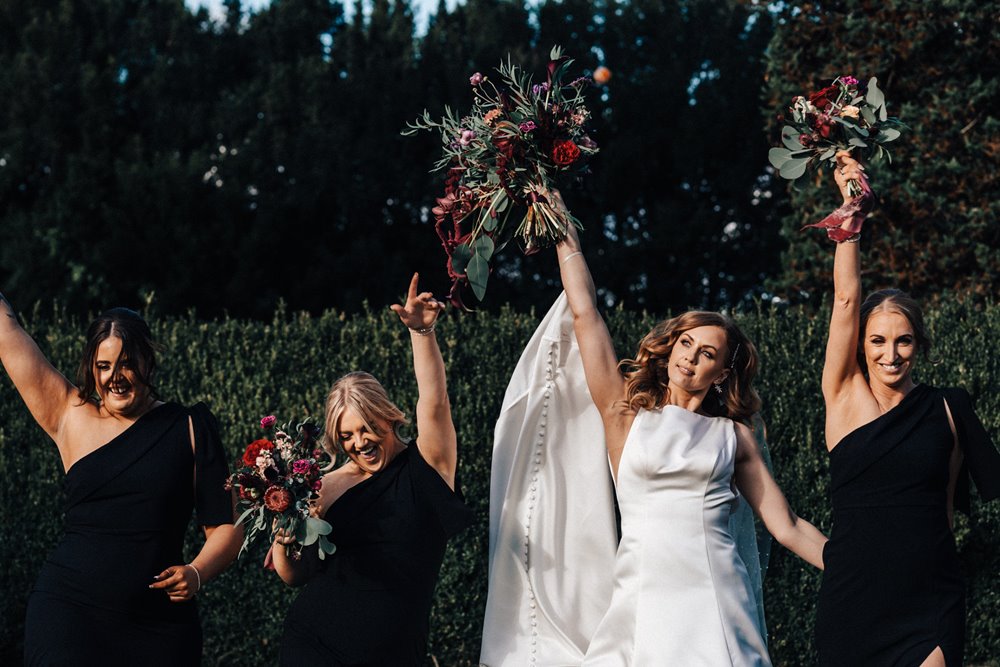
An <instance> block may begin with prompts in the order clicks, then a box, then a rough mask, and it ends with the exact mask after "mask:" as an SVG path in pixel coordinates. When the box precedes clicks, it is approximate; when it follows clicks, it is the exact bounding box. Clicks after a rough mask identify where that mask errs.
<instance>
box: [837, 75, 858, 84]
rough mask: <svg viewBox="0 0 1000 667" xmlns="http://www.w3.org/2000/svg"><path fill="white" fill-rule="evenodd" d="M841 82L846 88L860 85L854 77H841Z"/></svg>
mask: <svg viewBox="0 0 1000 667" xmlns="http://www.w3.org/2000/svg"><path fill="white" fill-rule="evenodd" d="M840 82H841V83H842V84H844V85H845V86H856V85H858V80H857V79H855V78H854V77H853V76H850V75H847V76H842V77H840Z"/></svg>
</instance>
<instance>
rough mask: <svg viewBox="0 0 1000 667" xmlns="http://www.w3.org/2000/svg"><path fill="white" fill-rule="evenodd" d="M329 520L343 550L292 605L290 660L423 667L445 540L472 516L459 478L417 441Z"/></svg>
mask: <svg viewBox="0 0 1000 667" xmlns="http://www.w3.org/2000/svg"><path fill="white" fill-rule="evenodd" d="M325 518H326V520H327V521H328V522H329V523H330V524H331V525H332V526H333V532H332V533H331V534H330V539H331V541H332V542H333V543H334V544H335V545H336V547H337V550H336V552H335V553H334V554H333V555H332V556H329V557H327V559H326V560H325V561H324V562H323V563H322V564H321V565H320V570H319V571H318V573H317V574H316V576H315V577H313V579H312V580H310V581H309V583H307V584H306V585H305V587H304V588H303V590H302V592H301V593H300V594H299V596H298V597H297V598H296V599H295V601H294V602H293V603H292V605H291V607H289V610H288V614H287V616H286V617H285V628H284V634H283V636H282V638H281V664H282V665H285V666H287V667H312V666H314V665H315V666H319V665H323V666H324V667H339V666H346V665H352V666H360V665H365V666H366V667H408V666H415V665H423V664H424V660H425V658H426V653H427V635H428V631H429V627H428V624H429V616H430V611H431V604H432V602H433V598H434V586H435V584H436V583H437V578H438V572H439V570H440V569H441V561H442V560H443V558H444V549H445V544H446V542H447V541H448V538H450V537H451V536H453V535H455V534H456V533H458V532H459V531H461V530H462V529H464V528H466V527H467V526H468V525H469V524H471V523H472V520H473V515H472V512H471V510H470V509H469V508H467V507H466V506H465V503H464V502H463V501H462V498H461V494H460V492H458V490H457V484H456V491H452V490H451V489H450V488H449V487H448V485H447V484H446V483H445V481H444V479H442V478H441V475H439V474H438V472H437V471H436V470H434V468H432V467H431V466H430V465H429V464H428V463H427V462H426V461H424V459H423V457H422V456H421V455H420V451H419V450H418V449H417V447H416V445H413V444H411V445H410V446H409V447H407V448H406V449H404V450H403V451H402V452H400V453H399V454H397V455H396V457H395V458H393V460H392V461H390V462H389V465H388V466H386V468H385V469H384V470H382V471H381V472H379V473H377V474H375V475H372V476H371V477H369V478H367V479H365V480H364V481H362V482H361V483H359V484H357V485H355V486H353V487H351V488H350V489H348V490H347V491H346V492H345V493H344V495H343V496H341V497H340V498H338V499H337V501H336V502H334V503H333V505H332V506H331V507H330V509H329V510H327V513H326V517H325ZM304 557H312V556H311V554H310V555H309V556H304Z"/></svg>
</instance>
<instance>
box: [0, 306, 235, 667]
mask: <svg viewBox="0 0 1000 667" xmlns="http://www.w3.org/2000/svg"><path fill="white" fill-rule="evenodd" d="M154 350H155V345H154V343H153V342H152V340H151V336H150V331H149V327H148V326H147V325H146V323H145V322H144V321H143V320H142V318H141V317H140V316H139V315H138V314H137V313H135V312H133V311H131V310H128V309H125V308H114V309H112V310H109V311H107V312H105V313H103V314H102V315H101V316H100V317H98V318H97V319H96V320H95V321H94V322H93V323H91V325H90V327H89V328H88V330H87V337H86V345H85V348H84V352H83V359H82V361H81V363H80V369H79V372H78V380H77V384H76V386H74V385H73V384H71V383H70V382H69V381H68V380H67V379H66V378H65V377H63V375H61V374H60V373H59V371H57V370H56V369H55V368H53V366H52V365H51V364H50V363H49V362H48V360H47V359H46V358H45V357H44V356H43V355H42V353H41V351H40V350H39V349H38V346H37V345H36V344H35V342H34V341H33V340H32V339H31V337H30V336H28V334H27V333H25V331H24V329H22V328H21V327H20V325H19V324H18V322H17V319H16V317H15V315H14V311H13V309H12V308H11V307H10V305H9V304H8V303H7V301H6V300H5V299H4V298H3V296H2V295H0V360H2V362H3V366H4V368H5V369H6V370H7V373H8V375H9V376H10V379H11V380H12V381H13V383H14V386H15V387H16V388H17V391H18V392H19V393H20V395H21V398H22V399H23V400H24V402H25V404H26V405H27V407H28V410H29V411H30V412H31V415H32V416H33V417H34V418H35V421H37V422H38V425H39V426H41V427H42V429H43V430H44V431H45V432H46V433H47V434H48V436H49V437H50V438H52V440H53V441H54V442H55V444H56V447H57V449H58V450H59V456H60V457H61V459H62V464H63V468H64V469H65V471H66V478H65V482H64V489H65V494H66V499H65V501H66V502H65V532H64V534H63V536H62V537H61V539H60V540H59V543H58V544H57V545H56V547H55V549H53V550H52V552H51V553H49V555H48V557H47V558H46V560H45V562H44V563H43V565H42V568H41V572H40V573H39V575H38V580H37V582H36V583H35V586H34V588H33V589H32V592H31V595H30V596H29V598H28V607H27V615H26V619H25V643H24V661H25V664H27V665H55V664H58V665H134V664H144V665H197V664H199V662H200V660H201V643H202V639H201V627H200V624H199V621H198V612H197V607H196V604H195V602H194V601H193V598H194V596H195V595H196V594H197V592H198V591H199V590H200V589H201V587H202V586H203V585H204V584H206V583H207V582H208V581H209V580H210V579H211V578H212V577H214V576H215V575H217V574H218V573H220V572H221V571H222V570H223V569H225V567H226V566H227V565H228V564H229V563H230V562H231V561H232V560H233V559H234V558H235V557H236V554H237V553H238V551H239V548H240V544H241V542H242V535H241V534H240V533H241V531H239V530H236V529H234V528H233V525H232V523H233V506H232V497H231V495H230V494H229V493H228V492H226V491H225V490H224V489H223V483H224V481H225V478H226V476H227V472H228V471H227V468H226V458H225V455H224V453H223V451H222V446H221V443H220V441H219V434H218V430H217V426H216V423H215V420H214V418H213V417H212V414H211V413H210V412H209V411H208V408H207V407H205V405H204V404H201V403H199V404H198V405H196V406H194V407H193V408H185V407H183V406H181V405H178V404H177V403H164V402H162V401H160V400H159V398H158V396H157V394H156V390H155V389H154V387H153V384H152V382H153V379H154V376H155V373H156V358H155V353H154ZM192 509H196V510H197V516H198V523H199V524H200V525H201V526H203V528H204V532H205V537H206V540H205V544H204V546H203V547H202V549H201V551H200V552H199V553H198V555H197V556H196V557H195V558H194V559H193V560H192V561H191V562H190V563H185V562H184V560H183V558H182V551H181V549H182V546H183V542H184V533H185V530H186V527H187V524H188V521H190V518H191V510H192Z"/></svg>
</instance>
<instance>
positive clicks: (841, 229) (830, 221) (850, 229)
mask: <svg viewBox="0 0 1000 667" xmlns="http://www.w3.org/2000/svg"><path fill="white" fill-rule="evenodd" d="M856 182H857V183H858V185H859V186H860V187H861V192H860V193H859V194H858V195H856V196H855V197H854V198H853V199H851V200H850V201H848V202H844V204H843V205H842V206H840V208H838V209H836V210H835V211H834V212H833V213H831V214H830V215H828V216H826V217H825V218H823V219H822V220H820V221H819V222H814V223H813V224H811V225H805V226H804V227H803V228H802V229H806V228H808V227H819V228H825V229H826V235H827V236H828V237H829V238H830V240H831V241H836V242H837V243H843V242H844V241H846V240H847V239H849V238H850V237H852V236H854V235H855V234H858V233H860V232H861V227H862V225H864V223H865V218H867V217H868V214H869V213H871V211H872V209H873V208H874V207H875V193H874V192H872V189H871V186H870V185H868V178H867V177H865V175H864V174H861V178H859V179H857V181H856ZM847 221H850V223H849V224H848V225H847V226H844V223H845V222H847Z"/></svg>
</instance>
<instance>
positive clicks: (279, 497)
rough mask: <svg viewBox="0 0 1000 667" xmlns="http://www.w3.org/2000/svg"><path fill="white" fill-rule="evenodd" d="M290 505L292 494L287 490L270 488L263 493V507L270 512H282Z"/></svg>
mask: <svg viewBox="0 0 1000 667" xmlns="http://www.w3.org/2000/svg"><path fill="white" fill-rule="evenodd" d="M291 504H292V494H290V493H289V492H288V489H285V488H282V487H280V486H272V487H269V488H268V489H267V491H265V492H264V507H266V508H267V509H269V510H271V511H272V512H284V511H285V510H286V509H288V506H289V505H291Z"/></svg>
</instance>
